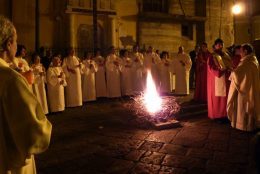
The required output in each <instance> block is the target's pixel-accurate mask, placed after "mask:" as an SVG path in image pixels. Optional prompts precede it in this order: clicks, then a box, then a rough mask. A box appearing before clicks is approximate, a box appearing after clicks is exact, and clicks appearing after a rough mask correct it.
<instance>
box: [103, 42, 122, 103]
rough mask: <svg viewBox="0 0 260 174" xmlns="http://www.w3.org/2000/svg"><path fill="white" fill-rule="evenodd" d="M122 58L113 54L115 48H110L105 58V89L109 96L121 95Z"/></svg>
mask: <svg viewBox="0 0 260 174" xmlns="http://www.w3.org/2000/svg"><path fill="white" fill-rule="evenodd" d="M121 70H122V60H121V59H120V58H119V57H118V56H117V55H116V54H115V48H114V47H111V48H110V54H109V55H108V56H107V58H106V77H107V91H108V97H109V98H117V97H121V96H122V95H121V82H120V72H121Z"/></svg>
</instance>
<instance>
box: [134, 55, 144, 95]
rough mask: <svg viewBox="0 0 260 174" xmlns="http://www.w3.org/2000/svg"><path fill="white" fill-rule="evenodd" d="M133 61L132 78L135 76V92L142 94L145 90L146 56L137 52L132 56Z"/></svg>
mask: <svg viewBox="0 0 260 174" xmlns="http://www.w3.org/2000/svg"><path fill="white" fill-rule="evenodd" d="M131 58H132V60H133V68H132V76H133V78H132V79H133V91H134V93H140V92H142V91H143V90H144V83H143V61H144V56H143V54H142V53H139V52H136V53H132V54H131Z"/></svg>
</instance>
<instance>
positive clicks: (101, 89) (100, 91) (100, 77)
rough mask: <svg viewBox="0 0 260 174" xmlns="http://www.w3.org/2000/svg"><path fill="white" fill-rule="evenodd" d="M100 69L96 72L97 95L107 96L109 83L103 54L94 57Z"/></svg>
mask: <svg viewBox="0 0 260 174" xmlns="http://www.w3.org/2000/svg"><path fill="white" fill-rule="evenodd" d="M94 60H95V62H96V64H97V66H98V68H97V69H98V70H97V72H96V77H95V80H96V96H97V97H107V84H106V76H105V75H106V74H105V73H106V68H105V59H104V58H103V57H101V56H98V57H95V58H94Z"/></svg>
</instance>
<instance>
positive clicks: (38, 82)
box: [32, 64, 49, 114]
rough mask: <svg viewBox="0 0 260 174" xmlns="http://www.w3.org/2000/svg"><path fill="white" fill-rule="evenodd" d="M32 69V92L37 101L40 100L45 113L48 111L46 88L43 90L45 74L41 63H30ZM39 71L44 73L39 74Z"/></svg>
mask: <svg viewBox="0 0 260 174" xmlns="http://www.w3.org/2000/svg"><path fill="white" fill-rule="evenodd" d="M32 70H33V73H34V82H33V85H32V88H33V93H34V94H35V96H36V97H37V99H38V101H39V102H40V104H41V106H42V109H43V111H44V113H45V114H47V113H48V112H49V111H48V104H47V98H46V90H45V83H46V76H45V72H44V68H43V66H42V64H39V65H32ZM40 73H44V75H40Z"/></svg>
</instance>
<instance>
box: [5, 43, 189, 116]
mask: <svg viewBox="0 0 260 174" xmlns="http://www.w3.org/2000/svg"><path fill="white" fill-rule="evenodd" d="M67 53H68V54H67V56H66V57H64V58H63V59H62V58H61V55H60V54H59V53H55V54H54V55H51V54H50V53H48V56H47V57H46V56H42V57H41V56H40V54H37V53H34V54H32V56H31V63H28V62H27V61H26V60H25V57H26V48H25V46H23V45H18V50H17V54H16V58H15V59H14V61H13V62H10V67H12V68H13V69H15V70H16V71H18V72H20V73H22V74H23V75H24V76H25V77H26V79H27V80H28V82H29V84H31V89H32V91H33V93H34V94H35V96H36V97H37V98H38V100H39V101H40V103H41V105H42V108H43V110H44V112H45V113H46V114H47V113H48V112H60V111H63V110H64V109H65V107H77V106H81V105H82V104H83V102H88V101H94V100H96V99H97V98H99V97H107V98H119V97H122V96H133V95H138V94H140V93H142V92H143V91H144V90H145V86H146V85H145V84H146V76H147V72H148V70H150V73H151V74H152V77H153V79H154V82H155V84H156V87H157V90H158V92H160V93H162V94H169V93H171V92H172V91H173V90H175V93H176V94H189V70H190V68H191V65H192V63H191V60H190V57H189V55H188V54H186V53H185V52H184V48H183V47H182V46H180V47H179V51H178V54H176V58H175V59H171V58H170V57H169V53H168V52H166V51H163V52H162V53H161V54H158V53H156V52H154V50H153V48H152V47H151V46H150V47H149V48H148V50H147V51H145V52H143V53H141V52H140V51H139V47H138V46H137V45H136V46H134V47H133V50H132V51H128V50H126V49H121V50H120V51H119V55H117V54H116V51H115V48H114V47H110V48H109V54H108V55H107V56H106V58H104V57H102V56H101V51H100V50H99V49H97V50H96V51H95V53H94V54H92V53H91V52H88V53H85V54H84V56H83V58H78V57H77V56H76V55H75V51H74V49H73V48H69V49H68V51H67ZM179 65H180V66H179ZM33 77H34V78H33ZM175 81H177V82H178V83H175ZM45 84H46V85H45ZM45 86H46V88H45Z"/></svg>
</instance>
